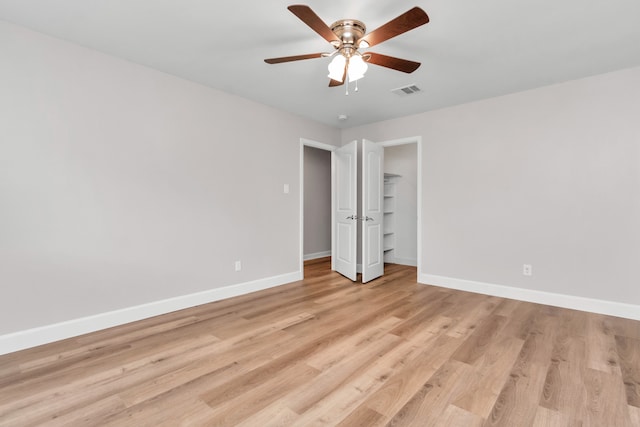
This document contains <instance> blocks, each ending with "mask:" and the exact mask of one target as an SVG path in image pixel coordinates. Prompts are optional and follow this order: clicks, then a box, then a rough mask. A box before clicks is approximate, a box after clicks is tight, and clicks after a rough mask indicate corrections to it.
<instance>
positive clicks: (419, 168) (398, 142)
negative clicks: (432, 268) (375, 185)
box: [378, 136, 423, 278]
mask: <svg viewBox="0 0 640 427" xmlns="http://www.w3.org/2000/svg"><path fill="white" fill-rule="evenodd" d="M378 144H380V145H382V146H383V147H394V146H396V145H405V144H416V148H417V151H418V153H417V157H418V158H417V159H416V161H417V162H418V164H417V175H418V177H417V178H418V182H417V191H418V194H417V196H418V199H417V202H418V203H417V204H418V209H417V210H418V212H417V216H418V230H417V231H418V236H417V239H418V241H417V244H418V259H417V264H418V278H419V277H420V275H421V274H422V271H423V265H422V209H423V206H422V137H421V136H410V137H407V138H400V139H392V140H390V141H381V142H379V143H378Z"/></svg>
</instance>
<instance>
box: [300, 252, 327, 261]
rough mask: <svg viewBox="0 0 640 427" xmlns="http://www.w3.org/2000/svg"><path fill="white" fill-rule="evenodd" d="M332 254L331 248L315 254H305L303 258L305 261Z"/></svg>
mask: <svg viewBox="0 0 640 427" xmlns="http://www.w3.org/2000/svg"><path fill="white" fill-rule="evenodd" d="M328 256H331V250H328V251H323V252H316V253H313V254H305V255H303V257H302V259H304V260H305V261H309V260H310V259H318V258H325V257H328Z"/></svg>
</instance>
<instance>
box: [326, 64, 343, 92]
mask: <svg viewBox="0 0 640 427" xmlns="http://www.w3.org/2000/svg"><path fill="white" fill-rule="evenodd" d="M346 81H347V64H345V65H344V72H343V73H342V81H341V82H339V81H337V80H333V79H330V80H329V87H336V86H342V85H343V84H344V82H346Z"/></svg>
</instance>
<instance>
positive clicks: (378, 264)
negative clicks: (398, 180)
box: [361, 140, 384, 283]
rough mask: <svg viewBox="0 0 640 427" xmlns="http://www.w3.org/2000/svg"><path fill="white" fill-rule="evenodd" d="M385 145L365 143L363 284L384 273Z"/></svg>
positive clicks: (363, 161) (363, 169) (363, 172)
mask: <svg viewBox="0 0 640 427" xmlns="http://www.w3.org/2000/svg"><path fill="white" fill-rule="evenodd" d="M383 191H384V148H383V147H381V146H379V145H378V144H375V143H373V142H371V141H367V140H364V141H363V142H362V218H361V219H362V283H366V282H368V281H370V280H373V279H375V278H377V277H380V276H382V275H383V274H384V258H383V251H384V249H383V245H382V240H383V237H384V232H383V228H384V227H383V217H384V212H383V206H384V195H383Z"/></svg>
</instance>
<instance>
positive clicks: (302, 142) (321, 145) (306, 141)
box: [298, 138, 339, 277]
mask: <svg viewBox="0 0 640 427" xmlns="http://www.w3.org/2000/svg"><path fill="white" fill-rule="evenodd" d="M305 146H306V147H313V148H319V149H320V150H326V151H330V152H331V176H332V178H331V198H332V201H333V192H334V188H333V169H334V154H333V151H335V150H336V149H337V148H339V147H336V146H335V145H330V144H325V143H324V142H318V141H313V140H311V139H306V138H300V212H299V223H300V233H299V234H300V242H299V243H298V245H299V248H300V258H299V264H298V265H299V269H300V276H301V277H304V147H305ZM332 203H333V202H332ZM334 232H335V230H334V225H333V208H332V209H331V253H332V254H333V252H334V251H335V248H334V247H333V235H334ZM331 269H332V270H333V269H334V264H333V257H331Z"/></svg>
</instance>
